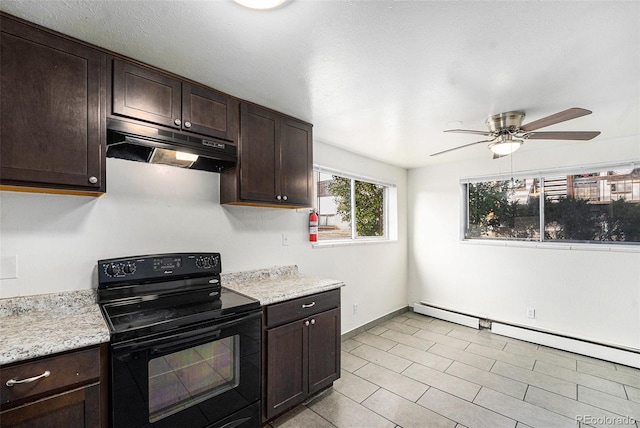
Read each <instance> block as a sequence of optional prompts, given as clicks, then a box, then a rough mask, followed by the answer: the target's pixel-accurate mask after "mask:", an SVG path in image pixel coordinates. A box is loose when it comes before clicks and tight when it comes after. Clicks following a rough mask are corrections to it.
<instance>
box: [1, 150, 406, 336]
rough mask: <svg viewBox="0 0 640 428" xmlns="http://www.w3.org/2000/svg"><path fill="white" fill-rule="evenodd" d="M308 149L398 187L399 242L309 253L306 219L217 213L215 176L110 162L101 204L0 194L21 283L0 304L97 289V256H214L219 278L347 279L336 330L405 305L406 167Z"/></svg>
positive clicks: (8, 286) (10, 286) (275, 212)
mask: <svg viewBox="0 0 640 428" xmlns="http://www.w3.org/2000/svg"><path fill="white" fill-rule="evenodd" d="M314 150H315V161H316V162H317V163H322V164H323V165H326V166H330V167H344V165H348V166H349V170H350V171H354V172H360V173H363V174H364V173H365V172H366V174H367V175H369V176H380V177H381V178H384V179H386V180H390V181H393V182H396V183H397V184H398V189H399V194H401V197H400V199H401V200H400V204H401V206H402V209H401V215H402V216H404V217H403V219H402V221H401V223H402V226H401V230H402V231H401V234H400V239H399V241H398V242H397V243H389V244H381V245H373V246H350V247H342V248H324V249H312V248H311V245H310V244H309V242H308V212H298V211H296V210H285V209H269V208H255V207H237V206H221V205H220V204H219V175H217V174H212V173H206V172H201V171H188V170H182V169H179V168H175V167H168V166H164V165H149V164H140V163H136V162H129V161H124V160H119V159H107V194H105V195H104V196H102V197H99V198H92V197H82V196H68V195H46V194H36V193H19V192H0V255H1V256H2V257H7V256H17V262H18V263H17V264H18V266H17V270H18V272H17V273H18V275H17V276H18V278H17V279H5V280H0V297H12V296H19V295H32V294H42V293H51V292H57V291H64V290H79V289H87V288H95V287H96V286H97V271H96V261H97V260H99V259H103V258H110V257H120V256H128V255H139V254H150V253H162V252H179V251H185V252H191V251H194V252H196V251H219V252H221V253H222V263H223V270H224V271H225V272H234V271H240V270H247V269H254V268H265V267H271V266H275V265H289V264H296V265H298V266H299V269H300V271H301V272H302V273H305V274H310V275H317V276H324V277H332V278H336V279H340V280H342V281H344V282H345V283H346V284H347V286H346V287H345V288H343V291H342V299H343V312H342V315H343V317H342V326H343V331H348V330H351V329H353V328H355V327H357V326H359V325H362V324H364V323H366V322H368V321H371V320H372V319H375V318H378V317H380V316H382V315H385V314H386V313H388V312H391V311H393V310H396V309H398V308H401V307H404V306H406V302H407V298H406V251H407V250H406V248H407V241H406V226H405V225H406V204H407V203H406V175H407V172H406V170H404V169H402V168H396V167H391V166H388V165H384V164H382V163H380V162H376V161H373V160H370V159H366V158H362V157H360V156H357V155H355V154H352V153H349V152H345V151H342V150H338V149H335V148H333V147H330V146H326V145H324V144H321V143H316V144H315V145H314ZM283 233H286V234H288V237H289V245H288V246H286V247H285V246H282V238H281V235H282V234H283ZM353 303H358V305H359V314H358V315H357V316H353V315H352V311H351V308H352V305H353Z"/></svg>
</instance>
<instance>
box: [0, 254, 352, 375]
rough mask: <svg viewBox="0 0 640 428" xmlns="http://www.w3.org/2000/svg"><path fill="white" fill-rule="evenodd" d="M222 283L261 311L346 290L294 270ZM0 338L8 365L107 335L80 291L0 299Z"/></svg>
mask: <svg viewBox="0 0 640 428" xmlns="http://www.w3.org/2000/svg"><path fill="white" fill-rule="evenodd" d="M221 282H222V285H223V286H224V287H226V288H229V289H231V290H233V291H237V292H239V293H242V294H244V295H246V296H249V297H252V298H254V299H256V300H258V301H260V304H261V305H263V306H264V305H269V304H271V303H276V302H282V301H284V300H289V299H294V298H296V297H302V296H308V295H310V294H315V293H320V292H323V291H329V290H333V289H336V288H340V287H343V286H344V283H343V282H342V281H339V280H335V279H328V278H318V277H314V276H309V275H302V274H300V273H299V272H298V267H297V266H283V267H273V268H269V269H256V270H249V271H243V272H235V273H223V274H222V281H221ZM0 337H1V338H2V340H0V364H9V363H15V362H18V361H23V360H28V359H31V358H36V357H42V356H46V355H51V354H55V353H58V352H64V351H69V350H73V349H78V348H82V347H85V346H90V345H97V344H99V343H103V342H108V341H109V338H110V335H109V327H107V324H106V323H105V321H104V318H103V317H102V313H101V312H100V308H99V306H98V305H97V304H96V290H78V291H69V292H61V293H53V294H41V295H35V296H25V297H14V298H9V299H0Z"/></svg>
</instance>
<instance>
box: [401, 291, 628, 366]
mask: <svg viewBox="0 0 640 428" xmlns="http://www.w3.org/2000/svg"><path fill="white" fill-rule="evenodd" d="M413 310H414V312H417V313H419V314H423V315H428V316H431V317H434V318H438V319H442V320H445V321H450V322H453V323H456V324H461V325H466V326H467V327H472V328H480V323H482V324H483V327H484V326H486V325H490V326H491V332H492V333H495V334H499V335H501V336H506V337H511V338H514V339H519V340H524V341H526V342H532V343H537V344H539V345H544V346H548V347H550V348H556V349H561V350H563V351H568V352H573V353H574V354H580V355H586V356H587V357H593V358H598V359H601V360H605V361H611V362H614V363H619V364H624V365H625V366H630V367H635V368H639V369H640V351H635V350H626V349H623V348H621V347H616V346H611V345H604V344H601V343H596V342H591V341H587V340H582V339H576V338H573V337H568V336H564V335H560V334H555V333H551V332H546V331H541V330H534V329H531V328H528V327H521V326H516V325H512V324H506V323H501V322H498V321H491V320H487V319H480V318H477V317H474V316H471V315H467V314H463V313H460V312H456V311H451V310H448V309H443V308H438V307H435V306H431V305H429V304H427V303H425V302H418V303H414V304H413Z"/></svg>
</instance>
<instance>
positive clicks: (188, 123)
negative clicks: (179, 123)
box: [184, 120, 191, 128]
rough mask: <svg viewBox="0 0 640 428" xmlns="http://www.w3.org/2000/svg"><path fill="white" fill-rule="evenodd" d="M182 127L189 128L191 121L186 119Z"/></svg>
mask: <svg viewBox="0 0 640 428" xmlns="http://www.w3.org/2000/svg"><path fill="white" fill-rule="evenodd" d="M184 127H185V128H191V122H189V121H188V120H187V121H185V122H184Z"/></svg>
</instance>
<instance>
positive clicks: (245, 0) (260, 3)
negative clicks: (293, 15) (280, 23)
mask: <svg viewBox="0 0 640 428" xmlns="http://www.w3.org/2000/svg"><path fill="white" fill-rule="evenodd" d="M233 1H234V2H236V3H238V4H239V5H242V6H244V7H248V8H249V9H257V10H268V9H275V8H276V7H278V6H281V5H282V4H283V3H284V2H286V1H287V0H233Z"/></svg>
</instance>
